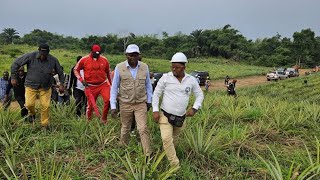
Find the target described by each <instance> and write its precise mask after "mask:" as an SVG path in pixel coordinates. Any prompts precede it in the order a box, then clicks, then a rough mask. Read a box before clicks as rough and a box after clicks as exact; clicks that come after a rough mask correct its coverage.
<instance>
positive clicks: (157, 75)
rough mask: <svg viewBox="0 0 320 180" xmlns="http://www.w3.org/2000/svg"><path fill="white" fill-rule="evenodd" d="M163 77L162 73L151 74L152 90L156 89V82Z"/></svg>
mask: <svg viewBox="0 0 320 180" xmlns="http://www.w3.org/2000/svg"><path fill="white" fill-rule="evenodd" d="M162 76H163V73H162V72H154V73H153V77H154V84H153V89H154V88H156V86H157V84H158V82H159V79H160V78H161V77H162Z"/></svg>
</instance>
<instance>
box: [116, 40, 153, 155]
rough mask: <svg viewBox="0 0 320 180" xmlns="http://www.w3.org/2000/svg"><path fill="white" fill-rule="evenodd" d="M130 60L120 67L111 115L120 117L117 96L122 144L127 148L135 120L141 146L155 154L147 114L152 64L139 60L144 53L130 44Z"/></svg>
mask: <svg viewBox="0 0 320 180" xmlns="http://www.w3.org/2000/svg"><path fill="white" fill-rule="evenodd" d="M126 58H127V60H126V61H124V62H122V63H119V64H117V66H116V68H115V70H114V77H113V81H112V87H111V98H110V102H111V115H112V117H113V118H116V117H117V111H116V104H117V97H118V99H119V104H120V120H121V137H120V143H121V144H123V145H127V144H128V143H129V138H130V128H131V124H132V121H133V118H132V116H134V117H135V120H136V123H137V129H138V131H139V135H140V138H141V144H142V148H143V151H144V154H145V155H146V156H149V155H150V154H151V151H152V150H151V147H150V135H149V130H148V126H147V117H148V116H147V111H148V110H149V108H150V107H151V98H152V85H151V81H150V76H149V68H148V65H147V64H145V63H143V62H141V61H139V59H140V50H139V47H138V46H137V45H136V44H130V45H128V47H127V49H126Z"/></svg>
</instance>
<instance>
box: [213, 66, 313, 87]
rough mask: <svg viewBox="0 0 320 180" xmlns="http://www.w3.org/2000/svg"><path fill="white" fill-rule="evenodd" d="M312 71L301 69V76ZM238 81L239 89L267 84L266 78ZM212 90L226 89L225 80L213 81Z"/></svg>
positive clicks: (256, 77)
mask: <svg viewBox="0 0 320 180" xmlns="http://www.w3.org/2000/svg"><path fill="white" fill-rule="evenodd" d="M307 71H311V69H299V73H300V76H305V72H307ZM236 79H237V88H241V87H250V86H256V85H259V84H263V83H267V82H269V81H267V78H266V76H262V75H261V76H249V77H244V78H236ZM230 81H232V79H231V80H230ZM209 89H210V90H224V89H226V87H225V86H224V79H219V80H213V81H211V86H210V88H209Z"/></svg>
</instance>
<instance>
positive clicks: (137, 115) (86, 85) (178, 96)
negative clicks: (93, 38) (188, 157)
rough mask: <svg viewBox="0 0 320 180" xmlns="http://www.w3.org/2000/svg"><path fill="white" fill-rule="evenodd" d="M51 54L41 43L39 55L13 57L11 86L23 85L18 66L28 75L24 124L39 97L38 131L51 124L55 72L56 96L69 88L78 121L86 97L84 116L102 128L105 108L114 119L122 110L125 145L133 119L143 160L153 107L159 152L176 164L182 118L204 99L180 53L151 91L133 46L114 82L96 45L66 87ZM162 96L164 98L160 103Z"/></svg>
mask: <svg viewBox="0 0 320 180" xmlns="http://www.w3.org/2000/svg"><path fill="white" fill-rule="evenodd" d="M49 52H50V48H49V46H48V45H47V44H41V45H40V46H39V49H38V51H35V52H31V53H27V54H25V55H23V56H21V57H19V58H17V59H16V60H15V61H14V62H13V64H12V66H11V82H10V84H11V85H12V87H13V88H15V87H18V86H19V85H20V86H21V84H20V83H19V80H20V79H19V78H18V77H20V75H22V73H20V71H21V67H23V66H24V65H26V66H27V74H26V76H24V78H25V81H24V87H25V93H24V97H25V103H21V104H24V107H23V108H24V114H23V116H27V120H28V121H30V122H34V121H35V100H36V98H37V96H38V97H39V100H40V106H41V109H40V115H41V116H40V124H41V126H42V127H47V126H48V125H49V106H50V96H51V94H52V88H51V87H52V85H53V81H54V78H53V77H52V71H53V70H54V71H55V72H56V74H57V75H56V80H57V81H59V84H58V85H57V86H56V87H55V88H56V89H57V91H58V92H59V93H64V92H65V91H66V90H69V88H71V87H73V95H74V96H75V99H76V104H77V112H76V113H77V115H78V116H79V117H80V116H81V114H82V112H81V106H83V102H84V100H85V99H87V107H86V113H85V114H86V118H87V120H88V121H90V120H91V119H92V111H94V112H95V113H96V115H97V116H98V117H99V118H100V119H101V121H102V122H103V123H104V124H107V122H108V120H107V115H108V111H109V109H111V116H112V117H113V118H117V117H118V112H120V121H121V135H120V144H121V145H125V146H126V145H128V143H129V140H130V138H129V136H130V128H131V125H132V121H136V126H137V130H138V132H139V135H140V139H141V144H142V147H143V152H144V154H145V155H146V156H150V155H151V154H152V149H151V145H150V144H151V142H150V132H149V129H148V126H147V112H148V111H149V109H151V108H152V111H153V120H154V121H155V122H156V123H158V124H159V127H160V133H161V138H162V141H163V148H164V151H165V152H166V155H167V157H168V159H169V161H170V164H171V165H172V166H179V159H178V157H177V155H176V151H175V147H174V146H175V144H176V142H177V138H178V136H179V134H180V133H181V131H182V130H183V129H184V128H185V126H186V123H185V118H186V117H188V116H190V117H192V116H194V114H195V113H196V112H197V111H198V110H199V108H200V107H201V104H202V101H203V99H204V95H203V92H202V90H201V88H200V86H199V84H198V82H197V80H196V78H194V77H193V76H191V75H189V74H187V73H186V72H185V69H186V64H187V63H188V60H187V57H186V56H185V55H184V54H183V53H181V52H178V53H176V54H175V55H173V56H172V59H171V61H170V62H171V72H168V73H166V74H164V75H163V76H162V77H161V78H160V80H159V82H158V84H157V86H156V87H155V89H154V92H153V87H152V80H151V79H150V72H149V67H148V65H147V64H146V63H144V62H142V61H140V60H141V52H140V49H139V47H138V46H137V45H136V44H130V45H128V46H127V48H126V51H125V57H126V60H125V61H123V62H121V63H119V64H117V65H116V67H115V69H114V74H113V79H112V78H111V75H110V74H111V72H110V65H109V61H108V59H107V58H106V57H104V56H102V55H101V54H102V51H101V48H100V46H99V45H97V44H95V45H93V46H92V47H91V52H90V53H89V54H88V55H86V56H84V57H78V58H77V64H76V65H75V66H74V67H73V68H72V72H71V76H70V80H69V83H68V84H69V85H68V87H65V86H64V85H65V83H64V82H65V75H64V73H63V70H62V68H61V65H60V64H59V61H58V60H57V58H55V57H54V56H52V55H51V54H50V53H49ZM15 93H16V92H15ZM191 94H194V96H195V102H194V104H193V106H192V107H190V108H189V109H188V104H189V97H190V95H191ZM99 95H101V97H102V99H103V103H104V105H103V111H102V114H101V115H100V113H99V110H98V109H97V105H96V100H97V98H98V96H99ZM15 96H16V95H15ZM160 97H163V98H162V101H161V103H160V99H161V98H160ZM16 99H17V97H16ZM17 100H18V99H17ZM19 103H20V102H19ZM109 104H110V107H109ZM159 105H160V106H159Z"/></svg>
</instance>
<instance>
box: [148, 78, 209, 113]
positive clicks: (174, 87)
mask: <svg viewBox="0 0 320 180" xmlns="http://www.w3.org/2000/svg"><path fill="white" fill-rule="evenodd" d="M191 92H192V93H193V94H194V95H195V97H196V100H195V102H194V104H193V106H192V107H193V108H195V109H199V108H200V107H201V104H202V101H203V92H202V90H201V88H200V86H199V84H198V82H197V80H196V78H194V77H193V76H191V75H189V74H185V76H184V77H183V79H182V81H181V82H179V80H178V79H177V78H176V77H175V76H174V75H173V73H172V72H169V73H166V74H164V75H163V76H162V77H161V78H160V79H159V82H158V84H157V87H156V89H155V90H154V93H153V97H152V107H153V112H159V98H160V96H161V95H162V94H163V99H162V103H161V109H163V110H164V111H166V112H168V113H170V114H173V115H176V116H183V115H184V114H185V113H186V109H187V106H188V103H189V97H190V95H191Z"/></svg>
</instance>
